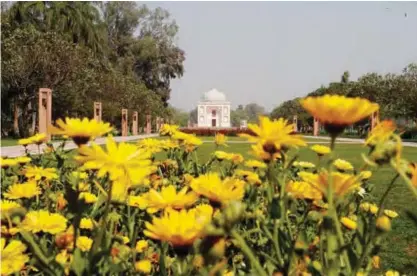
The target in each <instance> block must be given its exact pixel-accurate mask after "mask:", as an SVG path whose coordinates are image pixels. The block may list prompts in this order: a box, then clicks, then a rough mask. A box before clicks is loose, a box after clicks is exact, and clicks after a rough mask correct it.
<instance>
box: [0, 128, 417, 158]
mask: <svg viewBox="0 0 417 276" xmlns="http://www.w3.org/2000/svg"><path fill="white" fill-rule="evenodd" d="M157 136H159V134H156V133H154V134H142V135H136V136H126V137H123V136H117V137H114V139H115V140H116V142H123V141H124V142H126V141H134V140H139V139H145V138H151V137H157ZM304 137H305V138H309V139H317V141H308V142H307V143H308V144H327V143H329V142H328V141H323V140H330V138H329V137H322V136H304ZM337 141H338V143H339V144H363V143H364V142H365V140H364V139H356V138H337ZM203 142H204V143H213V140H203ZM60 143H61V142H55V143H53V145H54V146H58V145H59V144H60ZM95 143H97V144H99V145H102V144H105V143H106V138H104V137H102V138H97V139H96V140H95ZM227 143H229V144H244V143H248V142H247V141H233V140H232V141H228V142H227ZM403 145H404V146H406V147H417V143H412V142H403ZM45 147H46V145H45V144H43V145H41V147H40V150H41V152H43V149H44V148H45ZM76 147H77V146H76V145H75V144H74V143H73V142H67V144H66V145H65V149H74V148H76ZM29 151H30V153H32V154H37V153H38V152H39V151H38V147H37V146H36V145H30V146H29ZM0 153H1V156H7V157H17V156H22V155H25V150H24V148H23V146H19V145H18V146H10V147H1V150H0Z"/></svg>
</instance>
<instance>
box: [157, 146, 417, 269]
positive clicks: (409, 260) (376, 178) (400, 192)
mask: <svg viewBox="0 0 417 276" xmlns="http://www.w3.org/2000/svg"><path fill="white" fill-rule="evenodd" d="M222 150H224V151H227V152H235V153H241V154H242V155H243V156H244V157H245V159H248V158H252V157H251V156H250V155H249V154H248V151H249V150H250V146H249V144H245V143H238V144H229V147H227V148H222ZM214 151H215V146H214V144H212V143H205V144H203V145H201V146H200V148H199V149H198V151H197V157H198V159H199V161H200V162H205V161H207V160H208V159H209V158H210V156H211V154H212V153H213V152H214ZM365 152H366V148H365V147H364V146H363V145H360V144H339V145H336V149H335V154H336V156H337V157H338V158H343V159H345V160H348V161H350V162H351V163H352V164H353V165H354V166H355V168H360V167H361V166H362V165H363V161H362V159H361V157H360V154H361V153H365ZM403 157H404V158H406V159H408V160H413V161H417V148H411V147H406V148H405V149H404V153H403ZM159 158H162V156H159ZM299 159H300V160H304V161H310V162H315V161H316V160H317V157H316V155H315V153H314V152H312V151H311V150H309V149H308V148H302V149H301V150H300V151H299ZM393 177H394V172H393V171H392V169H390V168H389V167H382V168H381V169H379V171H378V172H377V173H374V175H373V176H372V178H371V182H372V183H373V184H374V185H375V188H374V190H373V191H372V195H373V196H374V197H375V202H378V201H379V199H380V198H381V196H382V195H383V193H384V192H385V190H386V189H387V186H388V184H389V182H390V181H391V179H392V178H393ZM394 185H395V186H394V188H393V189H392V190H391V192H390V194H389V195H388V197H387V199H386V204H385V207H386V208H388V209H392V210H395V211H397V212H398V213H399V214H400V216H399V217H397V218H396V219H394V220H393V225H392V229H393V230H392V231H391V232H390V233H389V234H388V235H387V236H386V239H385V241H384V243H383V246H382V253H381V254H380V257H381V270H380V271H378V273H379V275H381V274H382V272H383V271H386V270H388V269H396V270H398V271H401V272H402V273H405V274H407V275H417V267H415V264H414V263H416V260H417V227H416V226H415V225H414V224H413V222H412V221H411V220H410V219H408V218H407V216H406V213H405V212H406V210H410V211H414V212H415V211H416V210H417V200H416V199H415V198H413V195H412V194H411V192H410V191H409V190H408V188H407V187H406V185H405V184H404V183H403V182H402V181H401V180H397V182H396V183H395V184H394ZM413 265H414V266H413Z"/></svg>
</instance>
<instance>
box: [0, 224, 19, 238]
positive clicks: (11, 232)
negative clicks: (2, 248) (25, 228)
mask: <svg viewBox="0 0 417 276" xmlns="http://www.w3.org/2000/svg"><path fill="white" fill-rule="evenodd" d="M19 232H20V229H19V228H17V227H10V228H7V227H6V226H4V225H2V226H1V234H2V236H3V237H4V236H14V235H16V234H17V233H19Z"/></svg>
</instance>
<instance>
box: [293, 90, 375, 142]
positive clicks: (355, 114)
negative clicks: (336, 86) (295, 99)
mask: <svg viewBox="0 0 417 276" xmlns="http://www.w3.org/2000/svg"><path fill="white" fill-rule="evenodd" d="M300 103H301V105H302V106H303V107H304V109H305V110H307V111H308V112H309V113H310V114H311V115H313V117H315V118H317V119H318V120H319V121H320V122H321V123H323V124H324V127H325V129H326V130H327V132H329V133H331V134H333V135H337V134H340V133H341V132H343V130H344V129H345V127H347V126H349V125H351V124H353V123H356V122H359V121H360V120H362V119H364V118H366V117H369V116H371V114H372V113H374V112H375V111H377V110H378V109H379V105H378V104H376V103H371V102H370V101H369V100H367V99H361V98H347V97H345V96H341V95H324V96H321V97H307V98H305V99H302V100H301V101H300Z"/></svg>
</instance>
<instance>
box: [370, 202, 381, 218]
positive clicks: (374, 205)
mask: <svg viewBox="0 0 417 276" xmlns="http://www.w3.org/2000/svg"><path fill="white" fill-rule="evenodd" d="M378 210H379V208H378V206H376V204H371V205H370V206H369V212H371V213H372V214H374V215H376V213H378Z"/></svg>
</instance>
